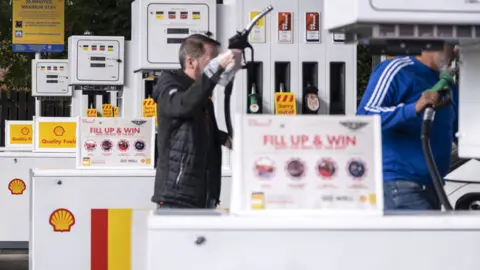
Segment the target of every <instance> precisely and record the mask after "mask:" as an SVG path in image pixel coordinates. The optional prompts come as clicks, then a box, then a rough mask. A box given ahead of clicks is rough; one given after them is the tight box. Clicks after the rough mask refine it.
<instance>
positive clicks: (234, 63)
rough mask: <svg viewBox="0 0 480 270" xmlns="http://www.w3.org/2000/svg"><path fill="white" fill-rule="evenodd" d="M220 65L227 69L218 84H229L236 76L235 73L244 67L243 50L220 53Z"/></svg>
mask: <svg viewBox="0 0 480 270" xmlns="http://www.w3.org/2000/svg"><path fill="white" fill-rule="evenodd" d="M217 58H218V61H219V63H220V66H221V67H222V68H224V69H225V71H224V72H223V73H222V75H221V76H220V81H219V82H218V84H220V85H221V86H227V84H228V83H229V82H230V81H231V80H232V79H233V77H235V73H237V71H238V70H239V69H240V68H241V67H242V51H240V50H235V49H233V50H227V51H226V52H224V53H222V54H220V55H219V56H218V57H217Z"/></svg>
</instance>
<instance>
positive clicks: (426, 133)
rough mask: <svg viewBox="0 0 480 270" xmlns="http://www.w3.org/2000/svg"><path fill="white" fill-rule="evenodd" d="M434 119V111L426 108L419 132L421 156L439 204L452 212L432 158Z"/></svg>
mask: <svg viewBox="0 0 480 270" xmlns="http://www.w3.org/2000/svg"><path fill="white" fill-rule="evenodd" d="M434 119H435V110H434V109H433V108H432V107H428V108H427V109H426V110H425V113H424V117H423V122H422V132H421V141H422V149H423V154H424V156H425V161H426V163H427V167H428V171H429V173H430V177H432V181H433V187H434V188H435V192H436V193H437V196H438V200H439V202H440V203H441V204H442V205H443V207H444V208H445V210H446V211H453V210H454V209H453V207H452V205H451V204H450V201H449V200H448V196H447V193H446V192H445V189H444V188H443V181H442V176H441V175H440V172H439V171H438V167H437V164H436V163H435V160H434V158H433V152H432V147H431V145H430V134H431V128H432V123H433V120H434Z"/></svg>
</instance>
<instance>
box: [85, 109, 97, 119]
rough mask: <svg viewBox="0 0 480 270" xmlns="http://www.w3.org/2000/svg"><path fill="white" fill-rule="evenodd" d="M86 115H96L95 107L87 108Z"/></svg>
mask: <svg viewBox="0 0 480 270" xmlns="http://www.w3.org/2000/svg"><path fill="white" fill-rule="evenodd" d="M87 117H97V109H87Z"/></svg>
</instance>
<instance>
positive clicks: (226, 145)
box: [223, 137, 233, 150]
mask: <svg viewBox="0 0 480 270" xmlns="http://www.w3.org/2000/svg"><path fill="white" fill-rule="evenodd" d="M223 146H225V147H227V148H228V149H230V150H232V147H233V143H232V138H230V137H228V138H227V140H226V141H225V144H224V145H223Z"/></svg>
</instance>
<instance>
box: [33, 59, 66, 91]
mask: <svg viewBox="0 0 480 270" xmlns="http://www.w3.org/2000/svg"><path fill="white" fill-rule="evenodd" d="M68 76H69V69H68V60H65V59H40V60H32V96H34V97H39V96H42V97H46V96H53V97H65V96H71V95H72V88H71V87H69V86H68V80H69V79H68Z"/></svg>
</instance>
